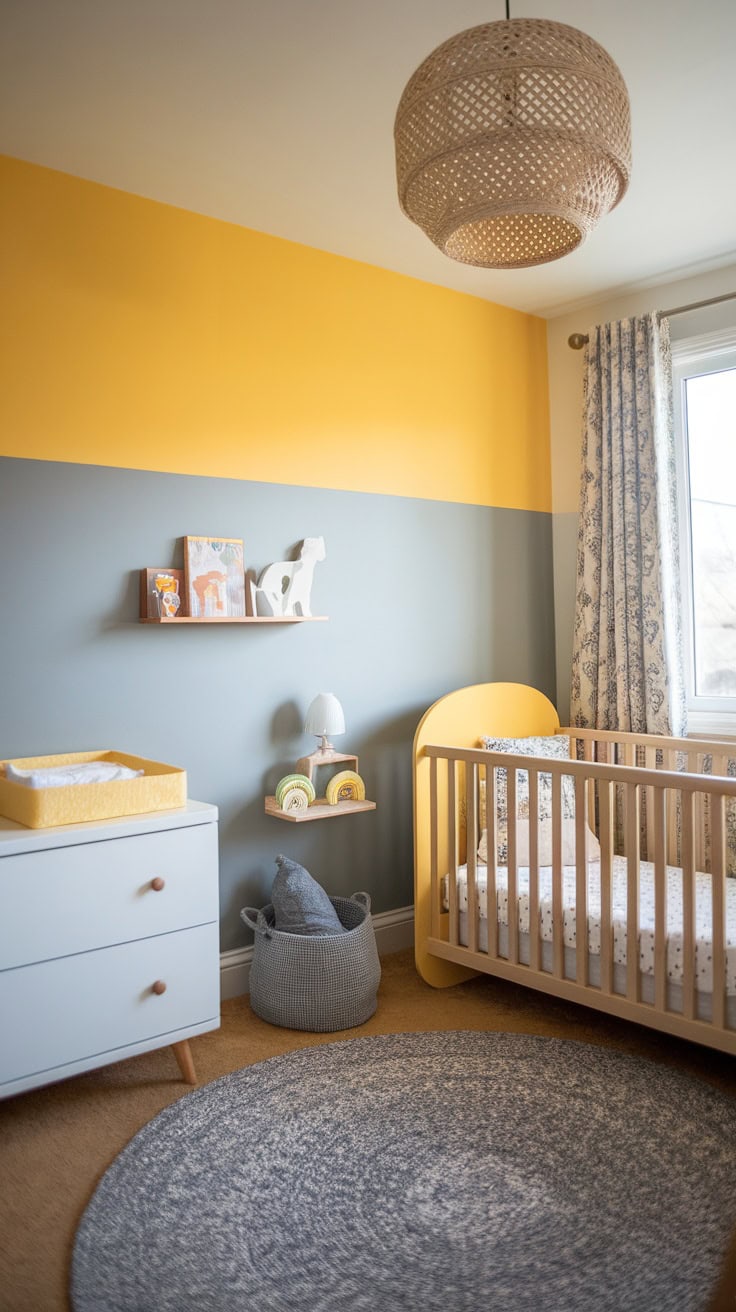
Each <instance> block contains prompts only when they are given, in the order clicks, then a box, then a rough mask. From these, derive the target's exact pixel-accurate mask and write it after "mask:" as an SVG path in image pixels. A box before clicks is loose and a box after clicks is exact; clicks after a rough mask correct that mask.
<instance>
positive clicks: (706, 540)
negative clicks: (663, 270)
mask: <svg viewBox="0 0 736 1312" xmlns="http://www.w3.org/2000/svg"><path fill="white" fill-rule="evenodd" d="M686 406H687V428H688V454H689V463H690V499H691V526H692V548H693V610H694V615H693V619H694V629H695V693H696V696H698V697H736V369H726V370H723V371H722V372H720V373H712V374H701V375H700V376H699V377H696V378H688V379H687V381H686Z"/></svg>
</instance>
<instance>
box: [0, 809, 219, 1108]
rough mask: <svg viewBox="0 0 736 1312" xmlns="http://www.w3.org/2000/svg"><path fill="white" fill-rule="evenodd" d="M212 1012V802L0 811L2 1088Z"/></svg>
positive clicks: (103, 1059)
mask: <svg viewBox="0 0 736 1312" xmlns="http://www.w3.org/2000/svg"><path fill="white" fill-rule="evenodd" d="M219 1024H220V961H219V895H218V857H217V808H216V807H214V806H208V805H206V804H205V803H202V802H188V803H187V805H186V806H185V807H182V808H180V809H177V810H172V811H157V812H153V813H151V814H149V815H138V816H123V817H121V818H120V819H116V820H105V821H101V822H97V823H93V824H82V825H64V826H60V827H59V828H56V829H26V828H25V827H24V826H23V825H18V824H14V823H13V822H12V821H10V820H4V819H2V817H0V1097H7V1096H8V1095H9V1094H13V1093H20V1092H22V1091H23V1090H24V1089H31V1088H34V1087H35V1086H36V1085H39V1084H48V1083H50V1082H51V1081H53V1080H59V1079H62V1078H63V1077H65V1076H67V1075H76V1074H78V1073H79V1072H80V1071H86V1070H90V1069H91V1068H92V1067H94V1066H104V1065H106V1064H107V1063H108V1062H113V1061H120V1060H121V1059H122V1058H123V1057H132V1056H134V1055H135V1054H136V1053H139V1052H147V1051H148V1050H149V1049H151V1048H162V1047H165V1046H167V1045H169V1044H171V1045H172V1046H173V1047H174V1051H175V1053H176V1057H177V1061H178V1063H179V1067H180V1070H181V1073H182V1075H183V1076H184V1078H185V1079H186V1080H188V1081H189V1082H190V1083H194V1082H195V1078H196V1077H195V1074H194V1067H193V1064H192V1059H191V1053H190V1051H189V1044H188V1040H189V1039H190V1038H191V1037H192V1036H193V1035H195V1034H202V1033H204V1032H205V1031H206V1030H212V1029H217V1027H218V1026H219Z"/></svg>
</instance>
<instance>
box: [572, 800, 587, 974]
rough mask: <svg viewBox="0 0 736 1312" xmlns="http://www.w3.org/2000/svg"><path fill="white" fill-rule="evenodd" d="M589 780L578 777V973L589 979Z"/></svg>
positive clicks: (576, 880) (576, 928) (576, 862)
mask: <svg viewBox="0 0 736 1312" xmlns="http://www.w3.org/2000/svg"><path fill="white" fill-rule="evenodd" d="M585 794H586V783H585V780H584V779H583V778H581V777H578V778H577V779H576V780H575V975H576V979H577V982H578V984H584V985H587V983H588V851H587V846H588V844H587V838H588V825H587V823H586V819H585Z"/></svg>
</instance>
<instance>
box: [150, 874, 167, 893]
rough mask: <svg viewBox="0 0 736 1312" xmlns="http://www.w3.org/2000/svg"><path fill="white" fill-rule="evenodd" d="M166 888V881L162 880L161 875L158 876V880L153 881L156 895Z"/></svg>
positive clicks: (152, 885)
mask: <svg viewBox="0 0 736 1312" xmlns="http://www.w3.org/2000/svg"><path fill="white" fill-rule="evenodd" d="M165 887H166V880H165V879H162V878H161V876H160V875H156V878H155V879H152V880H151V888H152V889H153V891H154V893H160V892H161V889H162V888H165Z"/></svg>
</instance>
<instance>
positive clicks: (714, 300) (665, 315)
mask: <svg viewBox="0 0 736 1312" xmlns="http://www.w3.org/2000/svg"><path fill="white" fill-rule="evenodd" d="M734 300H736V292H725V294H724V295H723V296H711V298H710V300H709V301H693V302H692V304H691V305H676V306H675V308H674V310H657V318H658V319H671V318H672V316H673V315H674V314H685V313H686V312H687V311H688V310H703V309H705V307H706V305H720V304H721V301H734ZM587 340H588V338H587V336H586V335H584V334H583V333H572V335H571V336H570V337H568V339H567V344H568V346H571V347H572V349H573V351H581V350H582V348H583V347H584V346H585V343H586V342H587Z"/></svg>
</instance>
